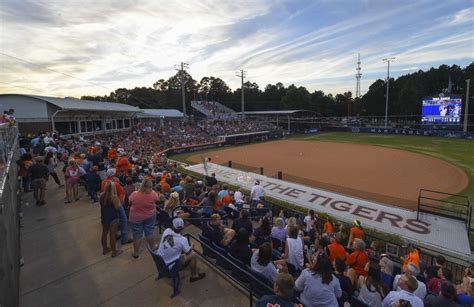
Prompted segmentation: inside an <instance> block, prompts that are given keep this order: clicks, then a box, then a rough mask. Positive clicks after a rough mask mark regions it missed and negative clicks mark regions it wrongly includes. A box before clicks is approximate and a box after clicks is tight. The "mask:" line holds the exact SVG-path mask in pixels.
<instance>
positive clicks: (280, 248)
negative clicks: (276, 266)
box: [272, 237, 285, 253]
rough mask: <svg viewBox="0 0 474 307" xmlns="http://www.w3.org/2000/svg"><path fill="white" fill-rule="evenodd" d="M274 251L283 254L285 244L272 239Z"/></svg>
mask: <svg viewBox="0 0 474 307" xmlns="http://www.w3.org/2000/svg"><path fill="white" fill-rule="evenodd" d="M272 243H273V249H274V250H275V249H276V250H278V251H279V252H280V253H283V249H284V248H285V243H284V242H283V241H282V240H280V239H277V238H273V237H272Z"/></svg>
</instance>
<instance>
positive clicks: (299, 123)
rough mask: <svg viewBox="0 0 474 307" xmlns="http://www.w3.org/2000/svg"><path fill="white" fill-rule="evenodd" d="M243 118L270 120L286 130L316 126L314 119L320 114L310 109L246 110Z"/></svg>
mask: <svg viewBox="0 0 474 307" xmlns="http://www.w3.org/2000/svg"><path fill="white" fill-rule="evenodd" d="M244 113H245V118H247V119H251V120H258V121H265V122H271V123H273V124H275V125H277V126H281V127H283V128H286V130H287V132H288V133H290V132H294V131H304V130H306V129H309V128H316V127H317V126H316V119H317V118H318V117H319V116H321V115H320V114H319V113H317V112H314V111H311V110H278V111H247V112H244Z"/></svg>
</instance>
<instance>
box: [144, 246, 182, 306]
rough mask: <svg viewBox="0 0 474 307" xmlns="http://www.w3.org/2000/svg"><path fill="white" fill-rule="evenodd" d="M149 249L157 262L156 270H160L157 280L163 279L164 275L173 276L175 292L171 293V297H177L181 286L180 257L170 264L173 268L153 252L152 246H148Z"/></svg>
mask: <svg viewBox="0 0 474 307" xmlns="http://www.w3.org/2000/svg"><path fill="white" fill-rule="evenodd" d="M147 249H148V251H149V252H150V255H151V257H152V258H153V261H154V262H155V266H156V270H157V271H158V276H157V277H156V280H158V279H161V278H162V277H167V278H171V279H172V281H173V293H172V294H171V295H170V297H171V298H173V297H175V296H176V295H178V294H179V292H180V290H179V286H180V277H179V270H180V267H179V259H178V260H176V261H174V262H173V263H171V264H170V266H171V267H172V268H171V269H170V268H169V267H168V266H167V265H166V264H165V261H164V260H163V258H162V257H161V256H159V255H157V254H156V253H155V252H153V251H152V250H151V249H150V247H149V246H148V247H147Z"/></svg>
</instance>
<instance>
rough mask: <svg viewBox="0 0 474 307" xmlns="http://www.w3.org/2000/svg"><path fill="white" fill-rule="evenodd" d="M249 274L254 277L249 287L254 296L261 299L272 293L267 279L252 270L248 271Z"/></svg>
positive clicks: (271, 287)
mask: <svg viewBox="0 0 474 307" xmlns="http://www.w3.org/2000/svg"><path fill="white" fill-rule="evenodd" d="M250 272H251V274H252V275H253V276H254V278H252V279H251V280H250V286H251V287H252V290H253V292H254V293H255V296H257V297H261V296H264V295H270V294H273V293H274V292H273V284H272V283H271V282H270V280H268V278H266V277H265V276H264V275H263V274H260V273H258V272H255V271H254V270H252V269H250Z"/></svg>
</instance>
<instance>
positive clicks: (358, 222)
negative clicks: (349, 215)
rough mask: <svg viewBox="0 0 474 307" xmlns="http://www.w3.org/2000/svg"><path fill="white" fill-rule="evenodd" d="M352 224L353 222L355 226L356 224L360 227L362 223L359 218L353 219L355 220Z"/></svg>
mask: <svg viewBox="0 0 474 307" xmlns="http://www.w3.org/2000/svg"><path fill="white" fill-rule="evenodd" d="M352 224H353V225H354V226H356V227H360V225H361V223H360V221H359V220H353V221H352Z"/></svg>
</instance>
